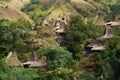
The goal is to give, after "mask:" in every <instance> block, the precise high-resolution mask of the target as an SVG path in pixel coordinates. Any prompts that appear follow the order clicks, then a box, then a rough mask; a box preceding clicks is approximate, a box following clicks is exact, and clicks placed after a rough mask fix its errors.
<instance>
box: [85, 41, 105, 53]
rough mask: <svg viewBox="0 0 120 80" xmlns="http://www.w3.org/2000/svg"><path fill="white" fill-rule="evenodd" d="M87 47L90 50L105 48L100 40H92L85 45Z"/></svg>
mask: <svg viewBox="0 0 120 80" xmlns="http://www.w3.org/2000/svg"><path fill="white" fill-rule="evenodd" d="M87 47H88V48H90V50H93V51H96V50H104V49H105V45H104V43H103V42H102V41H100V40H93V42H92V43H90V44H89V45H87Z"/></svg>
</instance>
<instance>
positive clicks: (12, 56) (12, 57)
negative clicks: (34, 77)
mask: <svg viewBox="0 0 120 80" xmlns="http://www.w3.org/2000/svg"><path fill="white" fill-rule="evenodd" d="M6 63H7V64H8V65H9V66H10V67H23V66H22V63H21V62H20V61H19V59H18V57H17V54H16V53H15V52H10V53H9V54H8V56H7V58H6Z"/></svg>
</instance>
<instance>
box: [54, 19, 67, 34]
mask: <svg viewBox="0 0 120 80" xmlns="http://www.w3.org/2000/svg"><path fill="white" fill-rule="evenodd" d="M65 24H66V20H65V18H62V19H61V20H60V19H57V20H56V22H55V25H54V26H55V32H56V33H64V27H65Z"/></svg>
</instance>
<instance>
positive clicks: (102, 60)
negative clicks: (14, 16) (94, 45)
mask: <svg viewBox="0 0 120 80" xmlns="http://www.w3.org/2000/svg"><path fill="white" fill-rule="evenodd" d="M70 1H71V0H65V2H70ZM86 1H87V0H86ZM95 1H96V2H100V1H101V0H95ZM102 4H104V5H105V6H109V8H110V13H109V14H108V15H106V17H105V20H106V21H109V20H113V18H115V19H119V13H120V12H119V7H120V5H119V3H117V4H112V5H111V4H109V5H107V4H105V3H102ZM53 5H54V8H55V7H59V6H60V5H58V4H56V3H55V4H53ZM50 6H52V5H50V4H49V5H48V4H42V3H40V2H39V1H38V0H31V2H30V3H28V4H26V5H25V7H24V8H23V9H22V11H24V12H26V13H27V14H28V15H29V16H30V17H31V18H32V19H33V20H34V21H35V22H36V23H39V22H40V21H41V20H42V19H43V18H45V17H46V16H47V15H48V14H49V7H50ZM76 9H77V11H78V12H79V13H81V15H77V16H72V17H70V20H69V23H68V24H67V25H65V32H64V34H62V35H63V39H64V41H63V43H62V44H63V45H62V46H59V45H57V43H55V37H56V35H55V32H54V27H53V25H52V24H50V25H48V26H40V25H39V27H40V28H38V29H37V30H33V29H32V28H33V26H32V25H31V24H30V23H29V22H27V21H25V20H23V19H19V20H17V21H9V20H4V19H1V20H0V80H120V69H119V68H120V33H119V32H120V29H119V28H117V27H112V32H113V34H114V35H115V36H114V37H113V38H110V39H104V40H103V43H104V44H105V45H106V46H105V50H102V51H93V52H91V53H89V52H88V51H87V49H86V45H88V44H90V43H91V42H92V40H93V39H96V38H98V37H100V36H101V35H102V33H103V31H104V29H105V28H104V26H102V27H101V26H96V25H95V24H93V21H92V20H93V19H91V20H89V21H88V22H85V21H84V19H83V16H86V15H88V14H89V11H88V12H87V10H82V9H80V8H76ZM105 9H106V8H105ZM103 11H104V10H103ZM106 13H107V12H106ZM93 15H94V14H93ZM33 40H38V41H39V42H38V43H37V44H35V43H34V42H33ZM25 42H30V43H31V44H29V43H28V44H26V43H25ZM10 51H15V52H16V53H17V55H18V58H19V59H20V61H21V62H25V61H27V60H29V55H30V53H33V52H35V53H36V55H37V57H38V58H41V57H45V58H46V66H45V71H41V70H40V69H35V68H20V67H10V66H8V64H7V63H6V56H7V55H8V53H9V52H10Z"/></svg>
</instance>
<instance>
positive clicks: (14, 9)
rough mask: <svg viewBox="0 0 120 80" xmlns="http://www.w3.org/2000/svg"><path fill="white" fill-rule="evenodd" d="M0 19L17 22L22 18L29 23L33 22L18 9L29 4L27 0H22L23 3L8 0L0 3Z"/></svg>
mask: <svg viewBox="0 0 120 80" xmlns="http://www.w3.org/2000/svg"><path fill="white" fill-rule="evenodd" d="M0 2H1V6H0V18H1V19H8V20H17V19H19V18H23V19H25V20H26V21H29V22H30V23H33V21H32V20H31V19H30V18H29V17H28V16H27V15H26V14H25V13H24V12H22V11H21V10H20V9H21V8H22V7H23V6H24V5H25V4H27V2H29V0H24V1H23V2H21V1H19V0H10V1H9V0H8V1H0Z"/></svg>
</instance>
